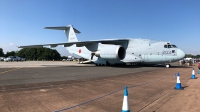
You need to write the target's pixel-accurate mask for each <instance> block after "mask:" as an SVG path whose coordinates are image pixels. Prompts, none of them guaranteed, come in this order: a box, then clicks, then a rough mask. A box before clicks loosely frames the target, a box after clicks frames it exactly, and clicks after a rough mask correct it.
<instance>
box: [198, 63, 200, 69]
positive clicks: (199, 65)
mask: <svg viewBox="0 0 200 112" xmlns="http://www.w3.org/2000/svg"><path fill="white" fill-rule="evenodd" d="M198 68H199V70H200V62H199V64H198Z"/></svg>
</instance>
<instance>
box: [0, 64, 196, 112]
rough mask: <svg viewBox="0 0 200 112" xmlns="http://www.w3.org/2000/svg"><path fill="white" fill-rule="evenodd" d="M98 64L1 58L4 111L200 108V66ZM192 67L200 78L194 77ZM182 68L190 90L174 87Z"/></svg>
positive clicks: (181, 111)
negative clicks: (126, 100)
mask: <svg viewBox="0 0 200 112" xmlns="http://www.w3.org/2000/svg"><path fill="white" fill-rule="evenodd" d="M172 65H173V66H172V67H171V68H165V67H163V66H156V67H155V66H148V67H145V66H108V67H106V66H94V65H93V64H77V63H76V62H37V61H35V62H28V61H27V62H0V112H54V111H58V112H94V111H96V112H116V111H121V109H122V101H123V87H124V86H128V92H129V96H128V97H129V105H130V110H131V112H177V111H178V112H198V111H200V106H198V105H199V103H200V95H199V92H200V85H199V83H200V79H199V78H198V77H199V75H198V74H197V73H198V70H197V66H190V67H186V66H178V62H177V63H174V64H172ZM192 67H194V68H195V70H196V71H195V72H196V77H197V79H190V77H191V75H192ZM177 72H180V75H181V78H180V79H181V84H182V86H183V87H184V90H174V87H175V85H176V77H175V74H176V73H177Z"/></svg>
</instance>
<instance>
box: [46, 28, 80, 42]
mask: <svg viewBox="0 0 200 112" xmlns="http://www.w3.org/2000/svg"><path fill="white" fill-rule="evenodd" d="M45 29H52V30H64V32H65V34H66V36H67V39H68V42H77V41H78V39H77V37H76V33H78V34H79V33H81V32H80V31H78V30H77V29H75V28H73V26H72V25H68V26H59V27H45Z"/></svg>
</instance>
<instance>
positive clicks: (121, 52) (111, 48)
mask: <svg viewBox="0 0 200 112" xmlns="http://www.w3.org/2000/svg"><path fill="white" fill-rule="evenodd" d="M94 55H95V56H97V57H101V58H103V59H113V60H116V59H117V60H123V59H124V58H125V55H126V50H125V49H124V47H122V46H117V45H105V46H104V47H102V48H101V49H100V50H99V51H96V52H95V54H94Z"/></svg>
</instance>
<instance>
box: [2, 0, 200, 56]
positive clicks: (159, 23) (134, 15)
mask: <svg viewBox="0 0 200 112" xmlns="http://www.w3.org/2000/svg"><path fill="white" fill-rule="evenodd" d="M69 24H71V25H73V26H74V28H76V29H77V30H79V31H80V32H81V33H80V34H77V37H78V39H79V41H87V40H100V39H113V38H115V39H116V38H120V39H123V38H144V39H152V40H162V41H169V42H171V43H173V44H175V45H177V46H178V47H179V48H180V49H182V50H183V51H184V52H185V53H186V54H193V55H196V54H200V50H199V48H200V0H0V48H3V51H4V53H6V52H8V51H9V52H10V51H13V50H14V51H17V50H20V49H19V48H18V47H17V46H23V45H35V44H49V43H60V42H67V38H66V36H65V34H64V32H63V31H57V30H46V29H44V27H46V26H67V25H69ZM55 49H56V50H58V52H59V53H60V54H61V55H62V56H68V55H70V54H69V53H68V52H67V51H66V49H65V48H64V47H62V46H59V47H56V48H55Z"/></svg>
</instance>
